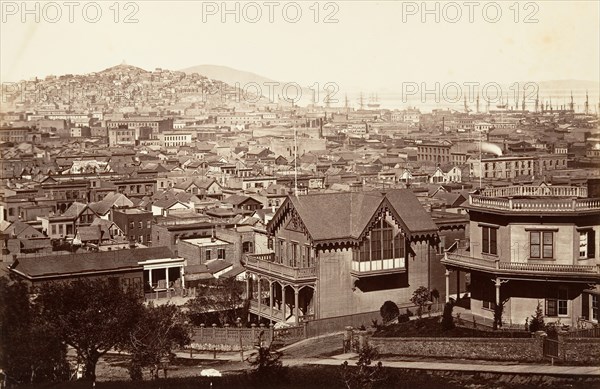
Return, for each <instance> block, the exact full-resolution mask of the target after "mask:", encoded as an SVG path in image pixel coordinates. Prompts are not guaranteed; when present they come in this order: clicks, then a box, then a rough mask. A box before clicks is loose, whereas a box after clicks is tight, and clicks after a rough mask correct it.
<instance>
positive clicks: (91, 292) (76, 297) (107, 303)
mask: <svg viewBox="0 0 600 389" xmlns="http://www.w3.org/2000/svg"><path fill="white" fill-rule="evenodd" d="M38 300H39V303H40V305H41V307H42V312H41V314H42V315H43V316H44V317H45V319H46V320H47V322H48V323H50V325H52V326H53V327H54V328H56V329H57V331H58V333H59V335H60V337H61V339H62V340H63V341H64V342H65V343H66V344H68V345H69V346H71V347H73V348H74V349H75V350H76V351H77V358H78V360H79V361H81V362H82V363H83V365H84V372H83V375H84V378H86V379H90V380H95V379H96V364H97V363H98V360H99V359H100V357H101V356H102V355H104V354H106V352H108V351H109V350H111V349H115V348H117V349H118V348H123V347H124V346H125V345H126V344H127V342H128V341H129V339H130V338H129V336H130V333H131V332H132V331H133V329H134V328H135V327H136V325H137V321H138V319H139V317H140V315H141V314H142V311H143V305H142V301H141V298H140V295H139V294H138V293H135V292H134V291H133V290H130V289H127V290H125V289H124V288H123V287H122V285H121V284H119V283H118V282H115V281H113V280H108V281H107V280H104V279H79V280H77V281H72V282H53V283H49V284H46V285H44V286H43V287H42V288H41V289H40V294H39V297H38Z"/></svg>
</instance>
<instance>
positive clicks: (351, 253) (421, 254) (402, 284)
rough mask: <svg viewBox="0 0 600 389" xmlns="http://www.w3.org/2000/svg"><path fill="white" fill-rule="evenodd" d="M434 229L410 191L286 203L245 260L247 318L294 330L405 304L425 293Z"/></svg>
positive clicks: (311, 197)
mask: <svg viewBox="0 0 600 389" xmlns="http://www.w3.org/2000/svg"><path fill="white" fill-rule="evenodd" d="M437 230H438V228H437V226H436V225H435V223H434V222H433V221H432V219H431V217H430V216H429V214H427V213H426V212H425V210H424V209H423V207H422V206H421V204H420V203H419V201H418V200H417V198H416V197H415V195H414V194H413V193H412V192H411V191H409V190H404V189H401V190H388V191H385V192H378V191H373V192H346V193H319V194H309V195H304V196H289V197H287V199H286V200H285V201H284V202H283V204H282V205H281V206H280V207H279V209H278V210H277V212H276V213H275V215H274V216H273V218H272V219H271V220H270V221H269V222H268V225H267V235H268V239H267V247H266V248H264V250H261V247H260V245H258V246H257V247H256V249H257V250H256V252H261V251H262V253H260V254H248V255H247V256H246V257H245V267H246V271H247V274H248V277H247V288H248V295H249V296H251V304H250V312H251V313H252V314H255V315H258V316H259V317H261V318H263V319H266V320H271V321H275V322H288V323H296V324H297V323H299V322H300V321H304V320H311V319H315V318H316V319H319V318H328V317H334V316H343V315H352V314H357V313H362V312H373V311H377V310H378V309H379V308H380V307H381V305H382V304H383V303H384V302H385V301H386V300H393V301H395V302H396V303H399V304H403V303H408V302H409V299H410V297H411V296H412V293H413V291H414V290H415V289H417V288H418V287H419V286H430V285H429V282H430V278H429V274H430V273H429V272H430V268H431V266H435V253H436V246H437V244H438V242H439V239H438V235H437ZM437 265H438V266H441V265H440V264H439V261H438V262H437Z"/></svg>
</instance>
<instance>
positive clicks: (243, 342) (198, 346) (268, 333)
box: [189, 324, 306, 351]
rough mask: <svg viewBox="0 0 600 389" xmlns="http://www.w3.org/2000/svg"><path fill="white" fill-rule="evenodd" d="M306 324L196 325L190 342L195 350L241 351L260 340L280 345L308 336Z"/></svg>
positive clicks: (252, 346)
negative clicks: (287, 325)
mask: <svg viewBox="0 0 600 389" xmlns="http://www.w3.org/2000/svg"><path fill="white" fill-rule="evenodd" d="M305 330H306V329H305V326H304V325H301V326H297V327H284V328H274V327H273V326H270V327H267V326H264V325H260V326H256V325H255V324H252V326H251V327H250V328H248V327H230V326H227V325H226V326H225V327H217V326H216V325H213V326H212V327H205V326H204V325H201V326H200V327H195V328H194V329H193V332H192V336H191V338H192V341H191V344H190V347H189V348H191V349H193V350H206V351H215V350H216V351H239V350H250V349H252V348H254V347H255V346H256V345H257V344H258V343H259V341H262V342H263V343H264V344H271V343H272V342H276V343H277V344H278V345H279V346H282V345H286V344H290V343H293V342H296V341H298V340H301V339H304V338H305V337H306V332H305Z"/></svg>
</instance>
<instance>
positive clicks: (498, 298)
mask: <svg viewBox="0 0 600 389" xmlns="http://www.w3.org/2000/svg"><path fill="white" fill-rule="evenodd" d="M495 284H496V306H500V285H502V281H501V280H500V278H496V282H495ZM488 285H489V284H488Z"/></svg>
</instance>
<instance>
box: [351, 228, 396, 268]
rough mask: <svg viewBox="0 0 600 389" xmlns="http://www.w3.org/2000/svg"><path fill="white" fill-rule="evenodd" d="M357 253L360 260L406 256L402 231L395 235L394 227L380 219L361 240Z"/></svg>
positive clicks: (367, 260)
mask: <svg viewBox="0 0 600 389" xmlns="http://www.w3.org/2000/svg"><path fill="white" fill-rule="evenodd" d="M357 254H358V256H359V258H358V259H359V261H360V262H370V261H379V260H382V259H392V258H404V238H403V236H402V234H401V233H400V232H398V234H396V236H394V227H393V226H392V225H391V224H389V223H388V222H387V221H385V219H380V220H379V221H377V224H376V225H375V227H374V228H373V229H372V230H371V232H370V234H369V236H367V237H366V238H365V239H364V240H363V241H362V242H361V244H360V246H359V249H358V253H357Z"/></svg>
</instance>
